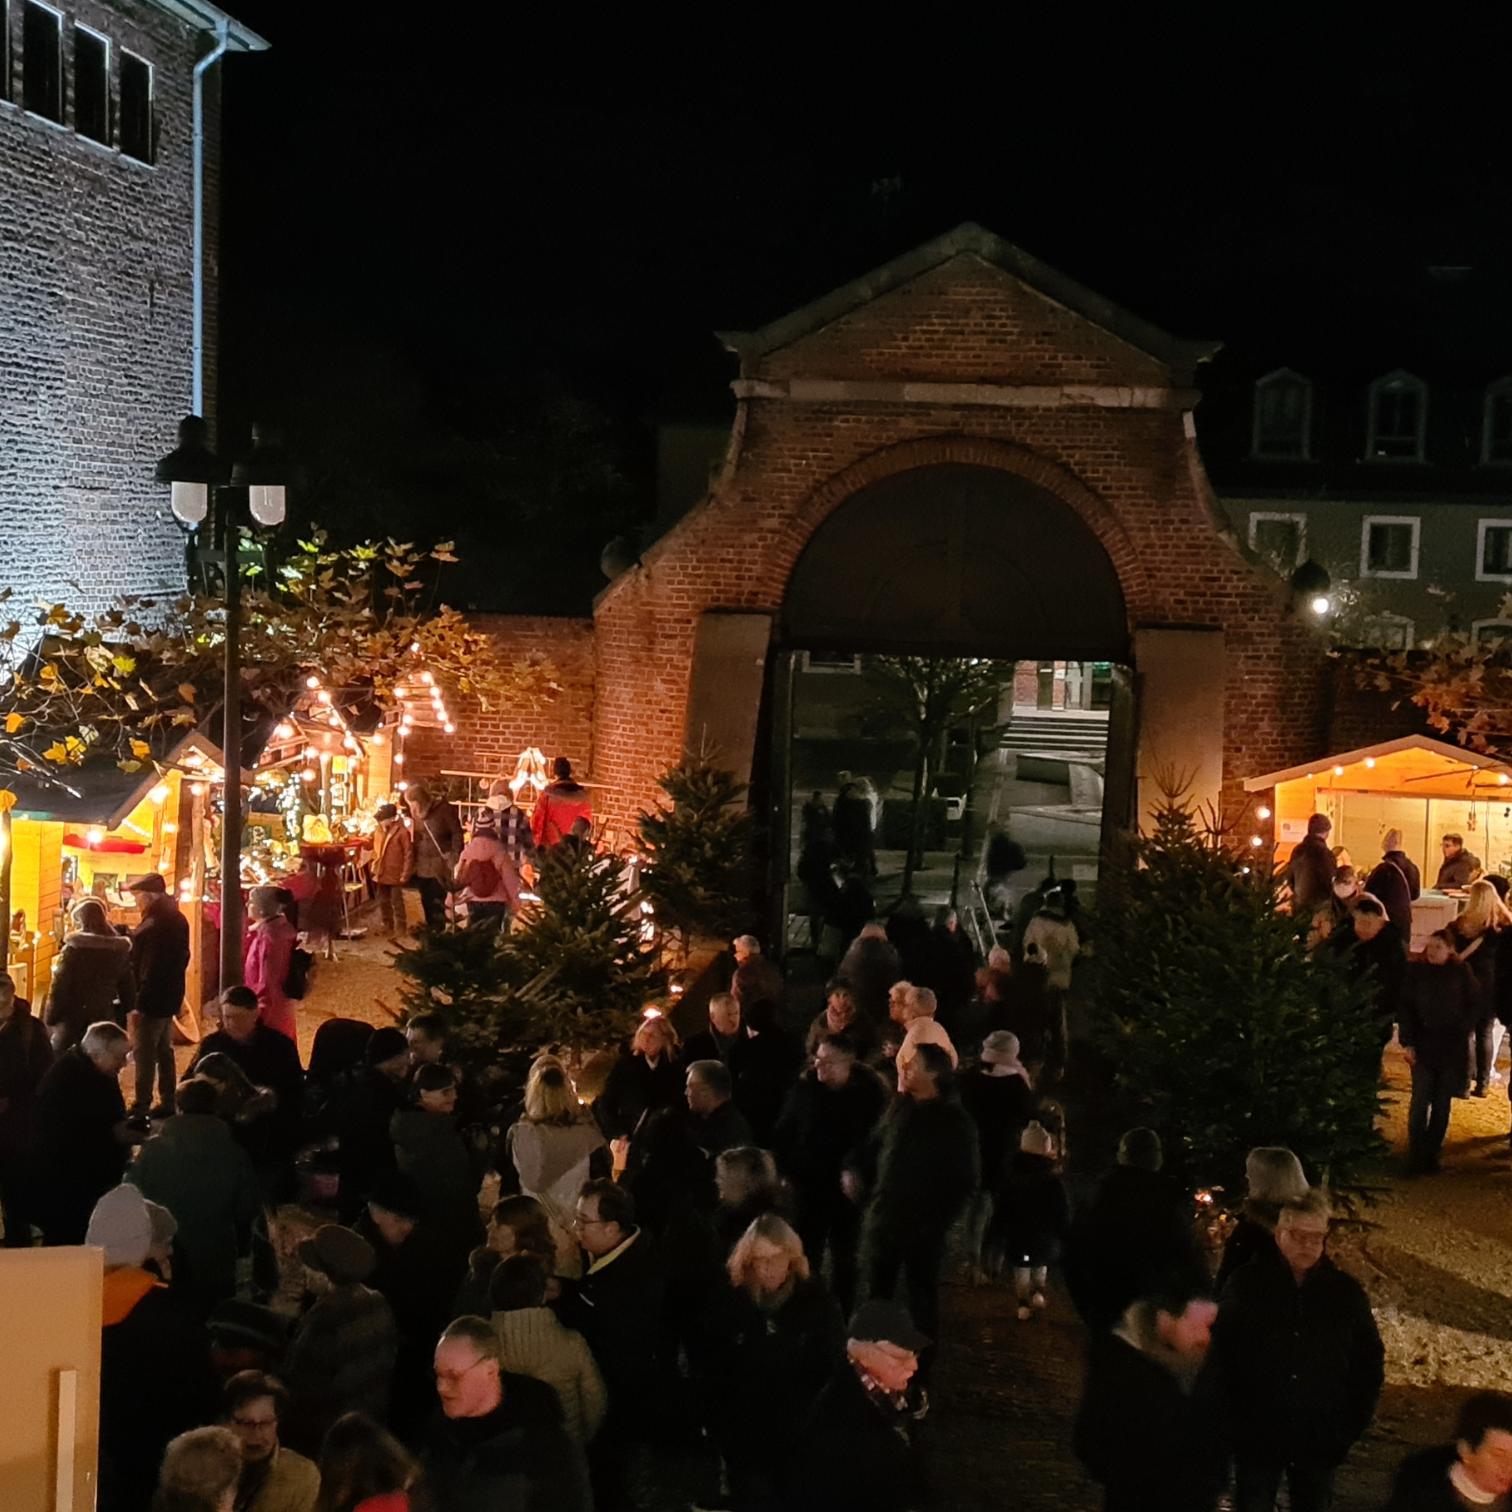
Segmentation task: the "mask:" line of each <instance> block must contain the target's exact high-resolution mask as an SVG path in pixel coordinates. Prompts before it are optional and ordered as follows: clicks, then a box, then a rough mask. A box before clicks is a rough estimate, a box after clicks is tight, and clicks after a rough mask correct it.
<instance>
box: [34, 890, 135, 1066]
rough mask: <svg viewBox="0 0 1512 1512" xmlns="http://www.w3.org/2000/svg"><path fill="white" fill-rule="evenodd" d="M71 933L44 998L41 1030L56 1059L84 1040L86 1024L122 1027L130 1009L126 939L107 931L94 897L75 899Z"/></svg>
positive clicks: (131, 982) (128, 943) (132, 1000)
mask: <svg viewBox="0 0 1512 1512" xmlns="http://www.w3.org/2000/svg"><path fill="white" fill-rule="evenodd" d="M69 922H70V923H71V924H72V925H73V928H72V930H71V931H70V932H69V933H68V934H67V935H66V936H65V937H64V940H63V949H62V950H61V951H59V952H58V956H57V959H56V960H55V961H54V962H53V971H52V987H51V988H50V989H49V991H48V994H47V1014H46V1023H47V1027H48V1028H49V1029H51V1030H52V1041H53V1050H54V1052H55V1053H56V1054H58V1055H62V1053H63V1052H64V1051H65V1050H69V1049H72V1048H73V1046H75V1045H77V1044H78V1043H79V1041H80V1040H81V1039H83V1038H84V1031H85V1030H86V1029H87V1028H89V1026H90V1025H91V1024H98V1023H101V1022H102V1021H104V1020H107V1019H108V1020H110V1021H111V1022H113V1023H117V1024H123V1025H124V1024H125V1022H126V1018H127V1015H128V1014H130V1012H131V1010H132V1009H133V1008H134V1007H135V1006H136V978H135V977H134V976H133V975H132V972H131V941H130V940H129V939H128V938H127V937H126V936H125V935H123V934H117V933H116V931H115V930H113V929H112V928H111V927H110V920H109V919H108V918H107V916H106V913H105V905H104V904H103V903H102V902H100V900H99V899H98V898H81V899H80V900H79V901H78V902H77V903H75V904H74V906H73V911H72V912H71V913H70V915H69Z"/></svg>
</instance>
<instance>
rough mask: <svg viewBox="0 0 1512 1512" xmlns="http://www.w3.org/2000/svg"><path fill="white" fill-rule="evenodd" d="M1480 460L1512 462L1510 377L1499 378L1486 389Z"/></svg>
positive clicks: (1511, 390)
mask: <svg viewBox="0 0 1512 1512" xmlns="http://www.w3.org/2000/svg"><path fill="white" fill-rule="evenodd" d="M1481 461H1482V462H1488V463H1490V462H1502V463H1512V377H1509V378H1500V379H1498V380H1497V381H1496V382H1495V383H1493V384H1492V385H1491V387H1490V388H1488V389H1487V390H1486V417H1485V422H1484V425H1483V426H1482V429H1481Z"/></svg>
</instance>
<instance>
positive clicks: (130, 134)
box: [121, 52, 157, 163]
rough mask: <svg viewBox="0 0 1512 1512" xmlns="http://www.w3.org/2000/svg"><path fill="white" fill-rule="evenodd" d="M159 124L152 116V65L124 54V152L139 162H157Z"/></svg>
mask: <svg viewBox="0 0 1512 1512" xmlns="http://www.w3.org/2000/svg"><path fill="white" fill-rule="evenodd" d="M156 134H157V133H156V125H155V123H154V121H153V114H152V64H150V63H146V62H143V60H142V59H141V58H138V57H136V56H135V55H134V54H133V53H129V52H123V53H122V54H121V151H122V152H124V153H125V154H126V156H127V157H132V158H135V159H136V160H137V161H138V162H139V163H151V162H153V161H155V157H156V154H155V151H154V149H155V146H156V143H155V141H154V138H155V136H156Z"/></svg>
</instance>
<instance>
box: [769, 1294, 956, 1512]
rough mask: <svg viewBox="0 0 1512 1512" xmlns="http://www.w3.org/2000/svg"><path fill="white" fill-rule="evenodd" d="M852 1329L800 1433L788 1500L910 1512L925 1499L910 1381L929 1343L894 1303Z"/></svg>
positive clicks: (822, 1509)
mask: <svg viewBox="0 0 1512 1512" xmlns="http://www.w3.org/2000/svg"><path fill="white" fill-rule="evenodd" d="M848 1332H849V1341H848V1343H847V1344H846V1351H845V1353H846V1358H845V1361H844V1363H843V1364H841V1365H840V1366H839V1368H838V1369H837V1370H836V1372H835V1374H834V1376H833V1378H832V1379H831V1380H830V1382H829V1384H828V1385H827V1386H826V1387H825V1388H824V1390H823V1391H821V1392H820V1394H819V1397H818V1400H817V1401H816V1402H815V1403H814V1406H813V1410H812V1411H811V1412H810V1413H809V1415H808V1419H807V1421H806V1422H805V1424H804V1426H803V1428H802V1429H801V1430H800V1432H799V1435H798V1442H797V1444H796V1446H795V1448H794V1454H793V1471H792V1483H791V1485H790V1486H789V1487H788V1496H787V1499H786V1500H785V1501H784V1503H783V1505H785V1506H794V1507H798V1508H800V1509H802V1512H908V1509H911V1508H914V1507H917V1506H919V1505H921V1504H922V1502H923V1500H924V1487H923V1476H922V1474H921V1473H920V1466H919V1460H918V1452H917V1450H916V1449H915V1447H914V1444H913V1417H914V1414H913V1410H912V1403H911V1402H910V1400H909V1386H910V1383H911V1382H912V1381H913V1378H914V1376H915V1375H916V1374H917V1372H918V1368H919V1355H920V1354H921V1353H922V1351H924V1350H925V1349H927V1348H928V1347H929V1342H930V1341H929V1339H928V1338H926V1337H925V1335H923V1334H922V1333H920V1332H919V1330H918V1329H917V1328H915V1327H914V1326H913V1320H912V1319H911V1318H910V1317H909V1316H908V1312H907V1310H906V1309H905V1308H903V1307H902V1306H900V1305H899V1304H898V1303H896V1302H882V1301H876V1302H868V1303H867V1304H866V1305H865V1306H864V1307H862V1308H861V1309H860V1311H859V1312H857V1314H856V1315H855V1317H854V1318H852V1319H851V1323H850V1328H849V1330H848ZM774 1447H776V1446H774Z"/></svg>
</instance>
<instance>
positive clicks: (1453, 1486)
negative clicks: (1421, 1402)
mask: <svg viewBox="0 0 1512 1512" xmlns="http://www.w3.org/2000/svg"><path fill="white" fill-rule="evenodd" d="M1454 1440H1455V1441H1454V1443H1452V1444H1443V1445H1441V1446H1439V1447H1437V1448H1433V1449H1419V1450H1418V1451H1417V1452H1416V1453H1414V1454H1409V1455H1408V1456H1407V1458H1406V1459H1404V1460H1403V1461H1402V1463H1401V1466H1400V1467H1399V1468H1398V1470H1397V1473H1396V1479H1395V1480H1394V1481H1393V1482H1392V1486H1391V1497H1390V1499H1389V1500H1388V1501H1387V1503H1386V1512H1474V1509H1476V1508H1484V1509H1485V1512H1503V1509H1504V1508H1506V1507H1507V1506H1508V1505H1512V1400H1509V1399H1508V1398H1506V1397H1504V1396H1498V1395H1497V1394H1496V1393H1495V1392H1492V1391H1481V1392H1477V1393H1476V1394H1475V1395H1474V1396H1473V1397H1469V1398H1467V1399H1466V1400H1465V1402H1464V1403H1463V1404H1462V1405H1461V1407H1460V1410H1459V1415H1458V1417H1457V1418H1456V1420H1455V1424H1454Z"/></svg>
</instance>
